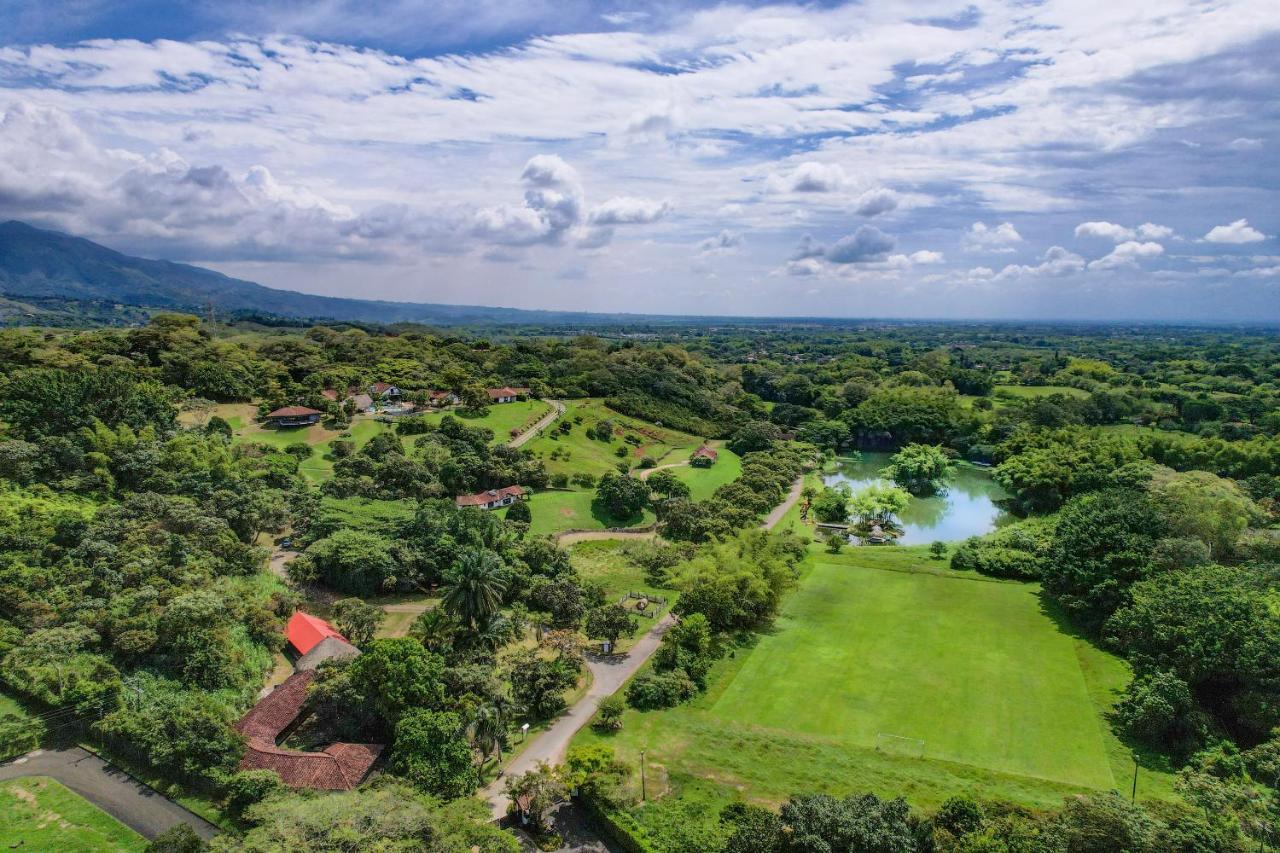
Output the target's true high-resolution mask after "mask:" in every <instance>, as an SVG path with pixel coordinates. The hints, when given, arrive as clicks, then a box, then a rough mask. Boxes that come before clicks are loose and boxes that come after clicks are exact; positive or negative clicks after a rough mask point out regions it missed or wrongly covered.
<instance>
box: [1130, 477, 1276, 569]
mask: <svg viewBox="0 0 1280 853" xmlns="http://www.w3.org/2000/svg"><path fill="white" fill-rule="evenodd" d="M1150 488H1151V494H1152V499H1153V500H1154V502H1155V505H1156V507H1157V509H1158V510H1159V511H1160V513H1161V514H1162V515H1163V516H1164V518H1165V522H1166V524H1167V526H1168V529H1169V531H1170V533H1171V534H1172V535H1174V536H1180V537H1184V538H1191V539H1196V540H1199V541H1200V542H1203V543H1204V544H1205V545H1206V546H1208V548H1209V556H1210V558H1211V559H1215V560H1222V559H1224V558H1226V557H1229V556H1231V554H1232V553H1234V550H1235V544H1236V542H1237V541H1239V539H1240V537H1241V535H1242V534H1243V533H1244V532H1245V529H1246V528H1248V527H1249V525H1250V523H1251V522H1254V521H1260V520H1261V519H1262V513H1261V511H1260V510H1259V509H1258V507H1257V505H1256V504H1254V502H1253V499H1252V498H1250V497H1249V495H1247V494H1246V493H1245V492H1244V490H1243V489H1241V488H1240V486H1239V485H1237V484H1236V483H1235V481H1233V480H1227V479H1224V478H1222V477H1219V476H1217V475H1216V474H1211V473H1209V472H1208V471H1186V472H1183V473H1177V472H1175V471H1172V470H1170V469H1167V468H1166V469H1160V470H1159V471H1158V472H1157V473H1156V475H1155V476H1154V477H1153V478H1152V481H1151V487H1150Z"/></svg>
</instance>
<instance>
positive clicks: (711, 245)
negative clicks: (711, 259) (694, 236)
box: [698, 229, 742, 255]
mask: <svg viewBox="0 0 1280 853" xmlns="http://www.w3.org/2000/svg"><path fill="white" fill-rule="evenodd" d="M741 247H742V235H741V234H739V233H738V232H736V231H730V230H728V229H725V230H723V231H721V232H720V233H719V234H716V235H715V236H713V237H708V238H707V239H705V240H703V241H702V242H700V243H699V244H698V251H699V252H700V253H701V254H703V255H727V254H730V253H732V252H736V251H738V249H740V248H741Z"/></svg>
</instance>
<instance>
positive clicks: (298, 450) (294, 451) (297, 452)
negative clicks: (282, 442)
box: [284, 441, 315, 459]
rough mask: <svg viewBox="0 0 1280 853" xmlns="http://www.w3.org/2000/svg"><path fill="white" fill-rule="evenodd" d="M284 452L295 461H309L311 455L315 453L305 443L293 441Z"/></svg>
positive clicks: (313, 449)
mask: <svg viewBox="0 0 1280 853" xmlns="http://www.w3.org/2000/svg"><path fill="white" fill-rule="evenodd" d="M284 452H285V453H287V454H289V455H290V456H292V457H294V458H295V459H310V458H311V454H313V453H315V448H313V447H312V446H311V445H309V444H307V443H306V442H305V441H295V442H294V443H293V444H290V445H289V446H288V447H286V448H285V449H284Z"/></svg>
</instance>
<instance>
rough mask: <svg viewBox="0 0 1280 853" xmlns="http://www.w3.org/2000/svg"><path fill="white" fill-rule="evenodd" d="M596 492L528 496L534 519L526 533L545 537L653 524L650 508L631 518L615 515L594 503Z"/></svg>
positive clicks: (558, 492) (564, 492)
mask: <svg viewBox="0 0 1280 853" xmlns="http://www.w3.org/2000/svg"><path fill="white" fill-rule="evenodd" d="M595 495H596V493H595V491H594V490H593V491H563V492H562V491H551V490H548V491H544V492H536V493H534V494H533V495H532V496H531V497H530V498H529V511H530V512H531V513H532V514H533V521H532V523H531V524H530V525H529V533H530V534H531V535H533V536H545V535H546V534H548V533H559V532H560V531H561V530H604V529H605V528H608V527H641V526H643V525H646V524H652V523H653V521H654V515H653V513H652V512H650V511H649V510H647V509H646V510H644V511H643V512H642V513H640V514H638V515H635V516H632V517H631V518H614V517H613V516H610V515H606V514H605V513H603V512H601V511H600V510H599V508H598V507H596V506H595V505H594V501H595Z"/></svg>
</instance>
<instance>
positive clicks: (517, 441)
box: [507, 400, 564, 447]
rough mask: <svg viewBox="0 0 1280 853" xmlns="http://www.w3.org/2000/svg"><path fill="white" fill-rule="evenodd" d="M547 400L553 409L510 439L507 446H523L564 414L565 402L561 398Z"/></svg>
mask: <svg viewBox="0 0 1280 853" xmlns="http://www.w3.org/2000/svg"><path fill="white" fill-rule="evenodd" d="M547 402H548V403H550V404H551V411H549V412H547V414H546V415H544V416H543V418H542V419H541V420H539V421H538V422H537V423H536V424H534V425H533V426H531V427H529V428H528V429H527V430H525V431H524V432H522V433H520V434H519V435H517V436H516V437H515V438H513V439H511V440H510V441H508V442H507V447H523V446H524V444H525V442H527V441H530V440H531V439H532V438H533V437H534V436H535V435H537V434H538V432H539V431H541V430H543V429H545V428H546V427H547V426H548V425H550V424H551V423H553V422H554V421H555V419H556V418H558V417H560V416H561V415H563V414H564V403H561V402H560V401H559V400H548V401H547Z"/></svg>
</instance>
